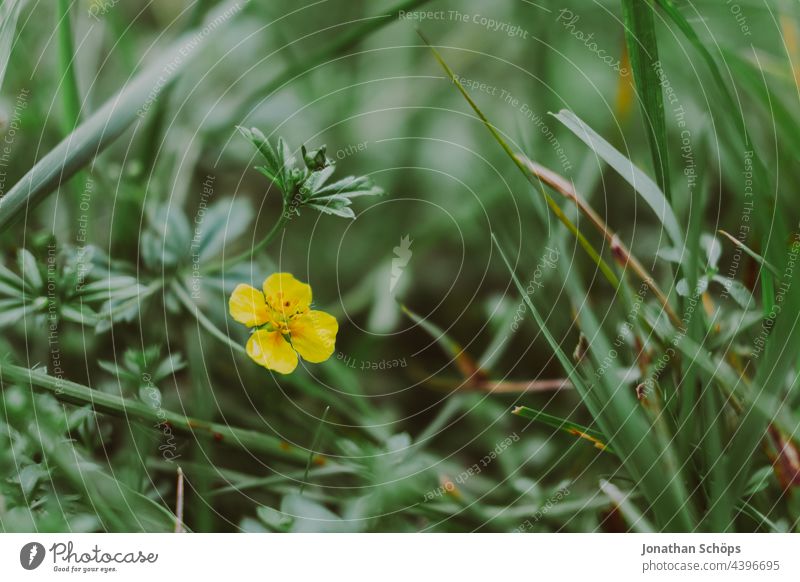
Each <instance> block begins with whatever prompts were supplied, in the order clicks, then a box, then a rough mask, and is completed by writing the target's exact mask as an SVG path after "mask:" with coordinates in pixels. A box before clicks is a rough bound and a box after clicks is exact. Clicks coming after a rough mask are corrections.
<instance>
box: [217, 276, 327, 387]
mask: <svg viewBox="0 0 800 582" xmlns="http://www.w3.org/2000/svg"><path fill="white" fill-rule="evenodd" d="M263 290H264V291H263V293H262V292H261V291H259V290H258V289H256V288H255V287H251V286H250V285H244V284H242V285H238V286H237V287H236V289H234V290H233V295H231V299H230V301H229V303H228V307H229V309H230V313H231V317H233V318H234V319H235V320H236V321H238V322H239V323H243V324H245V325H246V326H247V327H252V328H255V331H254V332H253V334H252V335H251V336H250V339H249V340H248V341H247V355H249V356H250V357H251V358H252V359H253V361H254V362H256V363H257V364H259V365H260V366H264V367H265V368H268V369H270V370H275V371H276V372H280V373H281V374H290V373H292V372H293V371H294V369H295V368H296V367H297V355H298V354H300V356H301V357H302V358H303V359H304V360H306V361H307V362H312V363H314V364H318V363H320V362H324V361H325V360H327V359H328V358H330V357H331V354H332V353H333V350H334V347H335V345H336V332H337V331H339V324H338V323H337V322H336V318H335V317H333V316H332V315H329V314H327V313H325V312H324V311H315V310H313V309H311V287H310V286H309V285H307V284H305V283H301V282H300V281H298V280H297V279H295V278H294V276H293V275H291V274H290V273H275V274H273V275H270V276H269V277H267V278H266V279H265V280H264V286H263Z"/></svg>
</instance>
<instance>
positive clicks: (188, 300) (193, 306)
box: [170, 281, 246, 354]
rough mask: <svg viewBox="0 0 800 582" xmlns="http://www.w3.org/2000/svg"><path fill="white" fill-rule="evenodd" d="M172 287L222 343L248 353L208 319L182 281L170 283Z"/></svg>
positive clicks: (190, 310) (193, 313)
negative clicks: (182, 284)
mask: <svg viewBox="0 0 800 582" xmlns="http://www.w3.org/2000/svg"><path fill="white" fill-rule="evenodd" d="M170 288H171V289H172V290H173V291H174V292H175V295H176V296H177V297H178V300H179V301H180V302H181V303H182V304H183V306H184V307H185V308H186V310H187V311H188V312H189V313H190V314H191V315H192V316H193V317H194V318H195V319H196V320H197V323H199V324H200V325H202V326H203V327H204V328H205V329H206V331H208V333H210V334H211V335H213V336H214V337H215V338H217V339H218V340H220V341H221V342H222V343H224V344H226V345H228V346H229V347H230V348H231V349H233V350H236V351H237V352H239V353H241V354H244V353H246V351H245V349H244V348H243V347H242V346H240V345H239V344H237V343H236V342H235V341H233V340H232V339H231V338H230V337H228V335H227V334H226V333H225V332H223V331H222V330H221V329H219V328H218V327H217V326H216V325H214V322H213V321H211V320H210V319H208V317H206V315H205V314H204V313H203V312H202V311H200V308H199V307H198V306H197V304H196V303H195V302H194V301H192V298H191V297H189V294H188V293H187V292H186V290H185V289H184V288H183V287H182V286H181V284H180V283H178V282H177V281H173V282H172V284H171V285H170Z"/></svg>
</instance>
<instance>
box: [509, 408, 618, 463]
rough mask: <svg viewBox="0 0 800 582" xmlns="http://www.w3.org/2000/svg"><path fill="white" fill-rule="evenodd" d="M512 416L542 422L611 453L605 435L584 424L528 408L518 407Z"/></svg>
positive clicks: (512, 412)
mask: <svg viewBox="0 0 800 582" xmlns="http://www.w3.org/2000/svg"><path fill="white" fill-rule="evenodd" d="M511 414H516V415H517V416H521V417H523V418H527V419H529V420H534V421H537V422H541V423H543V424H546V425H547V426H551V427H553V428H555V429H557V430H563V431H564V432H566V433H568V434H571V435H573V436H577V437H580V438H582V439H585V440H588V441H589V442H591V443H592V444H594V446H595V448H598V449H600V450H601V451H609V452H610V449H609V448H608V445H606V444H605V442H603V440H604V437H603V435H602V434H600V433H599V432H597V431H596V430H593V429H591V428H588V427H585V426H583V425H582V424H578V423H575V422H572V421H569V420H567V419H565V418H560V417H558V416H553V415H552V414H547V413H546V412H542V411H541V410H536V409H535V408H529V407H527V406H517V407H516V408H514V410H512V411H511Z"/></svg>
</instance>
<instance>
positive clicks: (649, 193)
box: [551, 109, 684, 249]
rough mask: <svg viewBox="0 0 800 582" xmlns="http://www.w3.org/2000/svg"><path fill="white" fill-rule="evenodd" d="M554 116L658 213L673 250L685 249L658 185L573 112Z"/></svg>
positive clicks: (561, 112)
mask: <svg viewBox="0 0 800 582" xmlns="http://www.w3.org/2000/svg"><path fill="white" fill-rule="evenodd" d="M551 115H553V117H555V118H556V119H558V120H559V121H560V122H561V123H563V124H564V125H565V126H566V127H567V129H569V130H570V131H571V132H572V133H574V134H575V135H576V136H577V137H578V138H579V139H580V140H581V141H583V143H585V144H586V145H587V146H589V147H590V148H591V149H592V150H593V151H594V152H595V153H596V154H597V155H598V156H600V158H602V159H603V160H605V162H606V163H607V164H608V165H609V166H611V167H612V168H613V169H614V170H615V171H616V172H617V173H618V174H619V175H620V176H622V177H623V178H624V179H625V181H626V182H628V184H630V185H631V186H633V188H634V190H636V192H638V193H639V195H640V196H641V197H642V199H643V200H644V201H645V202H646V203H647V205H648V206H649V207H650V208H651V209H652V210H653V212H655V213H656V216H657V217H658V219H659V220H660V221H661V223H662V224H663V225H664V230H666V231H667V235H668V236H669V238H670V240H671V242H672V244H673V246H675V247H677V248H679V249H680V248H683V244H684V239H683V233H682V232H681V228H680V226H679V225H678V219H677V218H676V217H675V213H674V212H673V211H672V207H671V206H670V204H669V202H668V201H667V199H666V198H665V197H664V193H663V192H662V191H661V190H660V189H659V187H658V186H657V185H656V183H655V182H653V180H652V179H651V178H650V177H649V176H648V175H647V174H645V173H644V172H642V171H641V170H640V169H639V168H637V167H636V166H635V165H634V164H633V162H632V161H631V160H629V159H628V158H627V157H625V156H624V155H623V154H621V153H620V152H619V151H618V150H617V149H616V148H615V147H614V146H612V145H611V144H610V143H608V142H607V141H606V140H605V139H604V138H603V137H601V136H600V135H599V134H598V133H597V132H595V131H594V130H593V129H592V128H591V127H589V126H588V125H587V124H586V123H584V121H583V120H582V119H580V118H579V117H578V116H577V115H575V114H574V113H573V112H572V111H568V110H566V109H562V110H561V111H559V112H558V113H551Z"/></svg>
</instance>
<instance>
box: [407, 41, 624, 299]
mask: <svg viewBox="0 0 800 582" xmlns="http://www.w3.org/2000/svg"><path fill="white" fill-rule="evenodd" d="M417 34H419V36H420V38H421V39H422V42H424V43H425V45H426V46H427V47H428V48H429V49H430V50H431V52H433V55H434V56H435V57H436V60H437V61H438V62H439V64H440V65H441V67H442V69H444V72H445V73H446V74H447V76H448V78H449V79H450V81H451V82H452V83H453V84H454V85H455V86H456V87H457V88H458V90H459V91H460V92H461V95H463V96H464V99H466V100H467V103H469V106H470V107H472V110H473V111H474V112H475V114H476V115H477V116H478V118H479V119H480V120H481V121H482V122H483V125H484V126H485V127H486V129H488V130H489V133H491V134H492V137H494V139H495V141H496V142H497V143H498V144H499V145H500V147H501V148H503V151H505V152H506V154H507V155H508V157H509V158H511V160H512V161H513V162H514V165H515V166H517V168H518V169H519V171H520V172H522V174H523V175H524V176H525V178H526V179H527V180H528V182H530V183H531V185H533V187H534V188H538V189H539V191H540V192H541V193H542V196H543V197H544V199H545V201H546V202H547V205H548V206H549V207H550V210H552V211H553V214H555V215H556V218H558V219H559V220H560V221H561V223H562V224H563V225H564V226H566V227H567V230H569V231H570V232H571V233H572V234H573V236H575V238H576V239H577V240H578V243H579V244H580V245H581V247H583V250H585V251H586V254H588V255H589V257H591V259H592V261H594V263H595V264H596V265H597V267H598V268H599V269H600V271H601V272H602V273H603V275H604V276H605V278H606V280H608V282H609V283H611V285H612V286H613V287H614V288H615V289H616V288H618V287H619V285H620V282H619V279H618V278H617V276H616V275H615V274H614V271H612V270H611V267H609V266H608V263H606V262H605V261H604V260H603V258H602V257H601V256H600V254H599V253H598V252H597V250H596V249H595V248H594V247H593V246H592V243H590V242H589V241H588V240H587V239H586V237H585V236H583V234H582V233H581V232H580V231H578V228H577V227H576V226H575V225H574V224H573V223H572V221H571V220H570V219H569V217H567V215H566V214H564V211H563V210H561V207H560V206H559V205H558V204H557V203H556V201H555V200H553V197H552V196H550V194H548V193H547V192H546V191H545V189H544V188H543V187H542V185H541V182H539V180H538V179H534V177H533V175H532V174H531V173H530V172H528V171H527V169H526V168H525V166H524V165H523V164H522V162H520V160H519V159H518V158H517V156H516V155H515V154H514V152H513V151H512V149H511V147H510V146H509V145H508V143H507V142H506V140H505V139H503V136H501V135H500V132H499V131H498V129H497V128H496V127H495V126H494V125H493V124H492V123H491V122H490V121H489V119H488V118H487V117H486V115H484V113H483V111H481V109H480V107H478V104H477V103H475V101H474V100H473V99H472V97H470V96H469V93H468V92H467V90H466V89H465V88H464V86H463V85H462V84H461V81H459V79H458V78H457V77H456V76H455V74H454V73H453V70H452V69H451V68H450V66H449V65H448V64H447V63H446V62H445V60H444V58H442V55H440V54H439V51H437V50H436V49H435V48H434V47H433V46H432V45H431V43H430V42H428V39H426V38H425V36H424V35H423V34H422V33H421V32H420V31H419V30H418V31H417Z"/></svg>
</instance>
